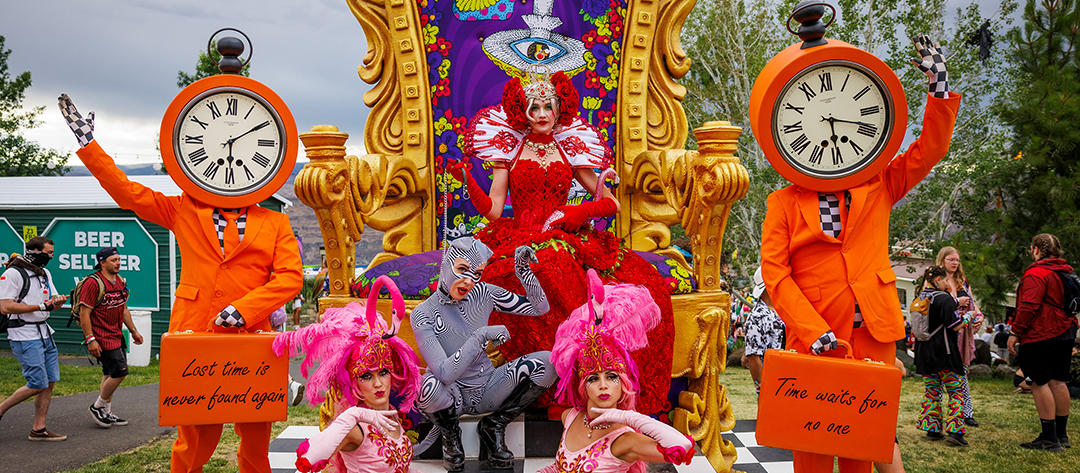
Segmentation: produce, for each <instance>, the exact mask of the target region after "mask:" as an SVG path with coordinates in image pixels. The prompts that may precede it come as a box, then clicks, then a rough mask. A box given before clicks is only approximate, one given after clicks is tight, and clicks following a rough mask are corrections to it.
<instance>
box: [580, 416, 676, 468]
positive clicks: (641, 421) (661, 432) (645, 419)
mask: <svg viewBox="0 0 1080 473" xmlns="http://www.w3.org/2000/svg"><path fill="white" fill-rule="evenodd" d="M592 411H593V412H594V413H596V414H600V415H599V417H597V418H596V419H593V421H592V422H591V423H590V424H589V425H592V426H594V427H595V426H596V425H598V424H606V423H609V422H616V423H619V424H626V425H629V426H630V427H633V428H634V429H635V430H637V431H639V432H641V433H643V434H645V435H648V436H649V437H652V438H653V439H654V440H656V443H657V445H656V449H657V450H659V451H660V454H661V455H663V456H664V459H665V460H667V461H668V462H670V463H674V464H676V465H689V464H690V460H692V459H693V458H694V440H693V439H691V438H690V437H688V436H686V435H683V434H681V433H679V431H678V430H675V428H674V427H672V426H670V425H667V424H665V423H663V422H660V421H658V420H656V419H653V418H652V417H649V416H647V415H644V414H639V413H637V412H634V411H624V410H622V409H600V408H597V407H594V408H592Z"/></svg>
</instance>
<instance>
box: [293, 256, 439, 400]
mask: <svg viewBox="0 0 1080 473" xmlns="http://www.w3.org/2000/svg"><path fill="white" fill-rule="evenodd" d="M384 278H385V279H384ZM383 286H385V287H386V288H387V289H388V290H389V291H390V295H391V297H392V305H393V311H394V314H392V315H393V317H392V321H393V324H394V328H393V329H392V330H393V331H392V332H391V330H390V329H389V328H388V327H387V324H386V321H385V320H384V319H383V317H381V316H380V315H379V313H378V311H377V310H376V301H375V298H377V297H378V293H379V290H380V289H381V287H383ZM404 308H405V302H404V299H403V298H402V297H401V292H400V291H399V290H398V288H397V286H396V285H395V284H394V283H393V281H392V280H391V279H390V278H388V277H385V276H383V277H380V278H379V279H377V280H376V283H375V285H374V286H373V287H372V290H371V295H369V297H368V301H367V304H360V303H357V302H351V303H349V304H348V305H347V306H345V307H344V308H330V309H327V310H326V312H324V313H323V317H322V321H321V322H319V323H317V324H312V325H309V326H307V327H303V328H301V329H300V330H297V331H293V332H285V333H282V334H279V335H278V336H277V338H275V339H274V343H273V345H272V347H273V350H274V353H276V354H278V355H279V356H281V355H284V354H286V353H288V354H289V355H290V356H298V355H304V357H305V358H304V362H303V363H302V364H301V365H300V372H301V373H302V374H303V375H304V377H306V378H308V385H307V386H308V387H307V390H306V392H305V397H306V398H307V400H308V402H310V403H311V404H313V405H318V404H321V403H322V402H323V401H325V400H326V394H327V393H329V392H331V391H335V392H338V393H340V395H341V396H342V401H344V402H348V403H350V404H351V405H356V403H357V402H358V398H357V397H356V395H355V394H354V393H353V391H354V386H355V384H354V381H353V374H352V373H351V372H350V370H349V364H350V362H352V361H354V360H355V359H356V358H357V355H359V354H360V353H358V352H363V351H364V350H367V349H369V348H370V346H371V344H373V343H380V342H381V343H387V344H388V345H389V346H390V349H391V353H392V357H393V363H394V373H393V377H394V381H395V385H394V387H395V388H396V391H397V392H398V394H399V395H400V396H402V402H401V406H400V407H399V409H401V410H403V411H406V412H408V411H410V410H412V409H413V408H414V404H415V401H416V397H417V395H418V393H419V387H420V371H419V368H418V367H417V358H416V353H414V352H413V350H412V348H410V347H409V346H408V344H406V343H405V342H404V341H403V340H401V339H400V338H397V337H395V336H393V335H394V334H396V333H397V327H398V326H400V323H401V318H402V317H403V315H404V312H405V311H404ZM384 335H385V336H386V337H384ZM315 362H318V363H319V366H318V368H316V369H315V372H314V373H312V374H311V375H310V376H309V372H310V371H311V367H312V365H313V364H314V363H315Z"/></svg>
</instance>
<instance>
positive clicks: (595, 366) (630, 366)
mask: <svg viewBox="0 0 1080 473" xmlns="http://www.w3.org/2000/svg"><path fill="white" fill-rule="evenodd" d="M586 277H587V279H588V284H589V300H588V301H586V302H585V305H583V306H581V307H579V308H577V309H575V310H574V311H573V312H571V313H570V316H569V317H567V318H566V320H565V321H563V323H562V324H560V325H559V329H558V331H556V332H555V346H554V347H553V348H552V349H551V361H552V363H553V364H554V365H555V371H556V372H557V373H558V374H559V387H558V390H556V392H555V396H556V399H557V400H558V401H559V402H561V403H568V404H570V405H573V406H575V407H579V408H581V407H584V405H585V400H584V399H581V398H580V394H579V393H578V390H577V386H578V385H579V384H580V383H581V379H583V378H584V377H585V376H587V375H589V374H591V373H596V372H601V371H606V370H616V371H619V372H620V373H624V374H625V375H626V378H627V379H628V380H629V381H630V383H631V384H632V385H631V386H626V388H627V389H628V390H630V391H637V390H638V368H637V365H636V364H635V363H634V359H633V358H631V357H630V352H632V351H636V350H639V349H641V348H643V347H645V345H647V344H648V341H649V339H648V337H647V336H646V332H648V331H649V330H651V329H652V328H653V327H656V325H657V324H659V323H660V306H658V305H656V302H655V301H653V299H652V296H651V295H650V294H649V290H648V289H645V288H644V287H641V286H634V285H631V284H615V285H607V286H605V285H603V283H602V282H601V281H600V277H599V276H598V275H597V274H596V271H595V270H592V269H590V270H589V272H588V274H587V275H586Z"/></svg>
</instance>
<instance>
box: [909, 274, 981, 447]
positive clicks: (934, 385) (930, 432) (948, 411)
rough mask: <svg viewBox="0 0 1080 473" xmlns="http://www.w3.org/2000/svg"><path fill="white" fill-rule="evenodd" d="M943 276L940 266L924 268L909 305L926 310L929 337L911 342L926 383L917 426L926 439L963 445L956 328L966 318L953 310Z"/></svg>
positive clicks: (964, 441)
mask: <svg viewBox="0 0 1080 473" xmlns="http://www.w3.org/2000/svg"><path fill="white" fill-rule="evenodd" d="M946 275H947V272H946V271H945V268H942V267H941V266H931V267H929V268H927V270H926V273H925V274H924V275H923V281H924V282H923V284H924V289H923V290H922V291H921V292H920V294H919V296H918V297H917V299H916V302H915V303H913V304H912V310H913V311H919V312H922V311H924V310H926V311H929V313H928V315H929V326H928V330H929V332H930V339H929V340H926V341H922V340H916V341H915V369H916V372H917V373H918V374H920V375H922V377H923V381H924V382H925V383H926V393H925V395H924V396H923V400H922V410H921V411H920V413H919V419H918V427H919V429H921V430H925V431H926V437H927V438H928V439H930V440H942V439H944V440H945V442H946V443H948V444H949V445H956V446H967V444H968V442H967V440H964V416H963V414H962V413H961V410H962V406H963V402H964V401H963V393H962V389H961V386H962V384H963V382H962V380H961V376H963V374H964V363H963V360H961V358H960V347H959V345H958V343H957V342H958V337H957V335H958V333H957V331H958V330H960V329H961V328H963V327H964V326H965V325H966V324H967V321H966V320H965V319H964V318H963V317H961V316H960V315H958V314H957V313H956V299H954V298H953V297H952V296H951V295H950V294H949V293H948V287H946V286H945V284H944V279H945V277H946ZM922 313H924V314H926V313H927V312H922ZM943 389H944V391H945V393H944V394H945V397H944V401H943V399H942V394H943V393H942V390H943Z"/></svg>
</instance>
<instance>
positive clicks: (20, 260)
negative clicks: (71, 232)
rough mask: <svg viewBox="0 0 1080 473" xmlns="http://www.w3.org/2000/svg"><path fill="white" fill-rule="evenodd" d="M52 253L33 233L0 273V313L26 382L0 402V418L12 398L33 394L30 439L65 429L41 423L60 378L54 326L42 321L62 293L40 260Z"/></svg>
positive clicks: (48, 436)
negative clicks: (57, 429) (32, 419)
mask: <svg viewBox="0 0 1080 473" xmlns="http://www.w3.org/2000/svg"><path fill="white" fill-rule="evenodd" d="M52 255H53V241H52V240H50V239H48V238H45V237H43V236H36V237H33V238H31V239H30V240H28V241H27V242H26V254H24V255H22V256H19V257H17V258H11V260H9V261H8V263H7V270H5V271H4V273H3V274H0V313H3V314H5V315H4V318H5V319H6V322H7V324H6V327H7V335H8V340H10V341H11V351H12V352H13V353H14V354H15V359H17V360H18V361H19V365H21V366H22V374H23V377H24V378H26V385H25V386H22V387H20V388H19V389H16V390H15V392H14V393H12V394H11V396H8V398H7V399H5V400H4V402H2V403H0V418H3V416H4V414H5V413H6V412H7V410H8V409H11V408H12V407H13V406H15V405H16V404H19V403H20V402H23V401H25V400H27V399H29V398H31V397H34V424H33V427H32V428H31V430H30V435H29V437H28V438H29V439H30V440H31V441H46V442H57V441H62V440H67V436H66V435H59V434H55V433H53V432H52V431H50V430H49V429H47V428H45V416H46V415H47V414H48V413H49V402H50V401H51V400H52V391H53V385H54V384H56V382H57V381H59V380H60V363H59V358H58V356H57V355H58V352H57V350H56V343H55V342H54V341H53V339H52V333H53V329H52V327H50V326H49V324H48V323H46V322H45V321H46V320H48V318H49V312H51V311H52V310H53V309H55V308H56V307H60V306H61V305H63V304H64V301H66V300H67V296H65V295H61V294H57V293H56V287H54V286H53V283H52V275H51V274H49V270H47V269H45V266H46V265H48V264H49V260H51V259H52Z"/></svg>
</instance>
